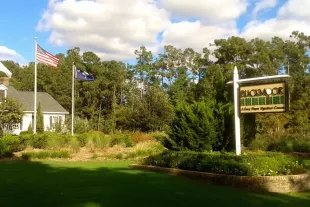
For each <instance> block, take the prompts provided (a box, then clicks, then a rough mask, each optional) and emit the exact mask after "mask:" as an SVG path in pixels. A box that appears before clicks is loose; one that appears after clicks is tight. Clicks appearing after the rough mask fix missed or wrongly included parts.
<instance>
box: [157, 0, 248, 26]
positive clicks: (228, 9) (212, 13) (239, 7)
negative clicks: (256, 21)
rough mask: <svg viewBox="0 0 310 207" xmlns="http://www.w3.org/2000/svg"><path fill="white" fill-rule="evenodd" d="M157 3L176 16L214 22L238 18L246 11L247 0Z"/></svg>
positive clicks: (163, 1) (193, 0) (186, 0)
mask: <svg viewBox="0 0 310 207" xmlns="http://www.w3.org/2000/svg"><path fill="white" fill-rule="evenodd" d="M158 4H159V5H160V6H162V7H163V8H165V9H167V10H168V11H169V12H171V14H172V15H173V16H174V17H176V18H179V19H187V18H198V19H200V20H201V21H202V22H208V23H215V22H225V21H230V20H235V19H236V18H238V17H239V16H240V15H241V14H243V13H245V12H246V9H247V6H248V0H159V3H158Z"/></svg>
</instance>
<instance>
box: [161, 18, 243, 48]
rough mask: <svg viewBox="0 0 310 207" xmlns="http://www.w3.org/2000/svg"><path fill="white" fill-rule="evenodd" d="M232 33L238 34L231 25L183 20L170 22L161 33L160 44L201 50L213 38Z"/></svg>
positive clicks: (211, 41)
mask: <svg viewBox="0 0 310 207" xmlns="http://www.w3.org/2000/svg"><path fill="white" fill-rule="evenodd" d="M232 35H238V30H237V29H236V28H235V27H233V26H231V27H219V26H203V25H202V24H201V22H200V21H196V22H188V21H183V22H179V23H173V24H170V26H169V27H168V28H167V30H166V31H165V32H164V33H163V38H164V41H163V42H162V46H163V45H168V44H170V45H173V46H175V47H178V48H181V49H185V48H188V47H189V48H193V49H195V50H196V51H199V52H201V51H202V48H204V47H209V44H210V43H213V42H214V40H215V39H219V38H227V37H230V36H232Z"/></svg>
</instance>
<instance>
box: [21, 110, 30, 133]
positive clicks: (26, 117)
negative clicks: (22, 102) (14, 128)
mask: <svg viewBox="0 0 310 207" xmlns="http://www.w3.org/2000/svg"><path fill="white" fill-rule="evenodd" d="M31 123H32V113H25V114H24V116H23V121H22V125H21V131H27V130H28V127H29V125H30V124H31Z"/></svg>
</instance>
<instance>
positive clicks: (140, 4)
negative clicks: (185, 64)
mask: <svg viewBox="0 0 310 207" xmlns="http://www.w3.org/2000/svg"><path fill="white" fill-rule="evenodd" d="M0 26H1V29H0V60H13V61H16V62H18V63H20V64H27V63H28V62H31V61H34V37H37V42H38V44H39V45H40V46H41V47H43V48H44V49H45V50H47V51H49V52H50V53H52V54H57V53H66V51H67V50H68V49H71V48H73V47H80V48H81V51H82V52H83V51H93V52H95V53H96V54H97V55H98V56H99V57H100V58H101V60H119V61H124V62H132V61H133V60H135V55H134V50H135V49H138V48H139V47H140V46H142V45H143V46H146V47H147V49H148V50H151V51H152V52H153V54H158V53H159V52H161V51H162V50H163V47H164V45H173V46H175V47H178V48H181V49H185V48H188V47H190V48H193V49H195V50H196V51H197V52H201V51H202V48H203V47H207V46H209V44H210V43H213V41H214V40H215V39H220V38H228V37H231V36H240V37H243V38H246V39H252V38H261V39H264V40H270V39H271V38H272V37H274V36H279V37H281V38H283V39H289V35H290V34H291V33H292V31H294V30H297V31H301V32H304V33H305V34H306V35H310V0H2V1H0ZM211 49H212V48H211Z"/></svg>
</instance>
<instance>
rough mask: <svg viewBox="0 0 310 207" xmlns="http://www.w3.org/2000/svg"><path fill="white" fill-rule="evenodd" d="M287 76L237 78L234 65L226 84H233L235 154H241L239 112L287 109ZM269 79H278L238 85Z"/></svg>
mask: <svg viewBox="0 0 310 207" xmlns="http://www.w3.org/2000/svg"><path fill="white" fill-rule="evenodd" d="M289 77H290V76H289V75H275V76H266V77H258V78H248V79H239V74H238V69H237V67H236V66H235V68H234V78H233V81H229V82H228V83H227V84H233V87H234V113H235V143H236V154H237V155H240V154H241V138H240V113H261V112H269V113H270V112H286V111H288V108H289V107H288V98H289V96H288V88H287V84H286V83H285V82H284V81H283V79H287V78H289ZM270 80H279V81H278V82H276V83H269V84H256V85H253V84H252V85H250V86H249V85H248V86H240V84H241V85H242V84H247V83H253V82H254V83H255V82H256V83H257V82H267V81H270ZM280 80H282V82H280ZM239 95H240V96H239ZM240 102H241V104H240Z"/></svg>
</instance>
